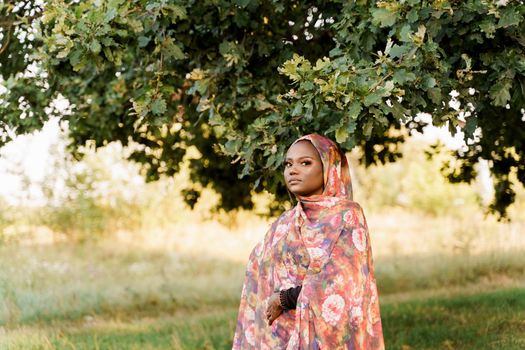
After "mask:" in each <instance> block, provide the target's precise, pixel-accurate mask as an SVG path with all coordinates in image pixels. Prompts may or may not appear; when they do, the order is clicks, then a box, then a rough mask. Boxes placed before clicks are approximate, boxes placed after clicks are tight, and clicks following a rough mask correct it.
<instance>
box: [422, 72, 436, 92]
mask: <svg viewBox="0 0 525 350" xmlns="http://www.w3.org/2000/svg"><path fill="white" fill-rule="evenodd" d="M436 84H437V83H436V79H434V77H432V76H430V75H425V76H424V77H423V79H422V80H421V87H422V88H423V89H424V90H428V89H430V88H433V87H434V86H436Z"/></svg>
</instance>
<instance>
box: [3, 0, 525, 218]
mask: <svg viewBox="0 0 525 350" xmlns="http://www.w3.org/2000/svg"><path fill="white" fill-rule="evenodd" d="M39 3H40V2H38V1H33V0H27V1H16V2H12V1H7V2H4V3H3V4H2V5H0V13H1V14H2V18H3V19H2V20H1V25H2V48H1V49H0V50H1V51H0V52H1V53H0V73H1V74H2V77H3V79H4V81H3V82H2V84H3V85H5V86H6V89H7V90H6V91H4V92H3V93H1V94H0V100H1V102H2V104H1V107H0V108H1V115H2V120H1V124H0V128H2V129H3V130H4V131H5V133H4V134H9V133H7V131H9V132H10V133H11V134H13V131H14V133H18V134H20V133H26V132H29V131H31V130H35V129H38V128H40V127H41V126H42V123H43V122H44V121H45V120H46V119H47V118H48V115H53V114H56V115H59V116H60V117H61V118H62V119H63V120H64V121H67V123H68V127H69V131H70V135H71V151H72V152H77V151H78V147H79V146H81V145H84V144H86V143H92V144H94V145H95V146H96V147H100V146H103V145H105V144H107V143H108V142H111V141H120V142H122V143H123V144H124V145H127V144H129V143H130V142H134V143H136V144H138V145H140V147H139V148H138V149H137V151H136V152H135V153H134V154H133V155H132V159H134V160H136V161H138V162H141V163H143V164H144V166H145V169H146V176H147V178H148V179H149V180H155V179H157V178H158V177H159V176H161V175H168V176H169V175H172V174H174V173H175V172H177V171H178V169H179V164H180V163H181V160H182V158H183V157H184V155H185V154H186V150H187V149H188V148H189V147H191V146H195V147H196V148H197V149H198V150H199V151H200V153H201V155H202V157H201V158H200V159H195V160H193V161H192V163H191V164H192V168H191V169H192V178H193V179H194V181H196V182H199V183H201V184H203V185H207V184H211V185H212V186H213V188H215V189H216V190H217V191H218V192H219V193H220V194H221V195H222V206H223V207H224V208H226V209H232V208H236V207H239V206H242V207H250V206H251V204H252V203H251V199H250V191H252V190H255V191H261V190H262V189H263V188H270V189H272V190H273V191H274V192H276V193H277V194H278V198H280V199H283V198H285V195H286V192H285V190H284V187H283V185H282V178H281V176H280V172H279V171H275V170H277V169H278V168H279V167H280V165H281V163H282V160H283V156H284V152H285V150H286V148H287V146H288V145H289V143H290V142H291V141H292V140H293V139H295V138H296V137H297V136H299V135H301V134H303V133H307V132H319V133H322V134H326V135H327V136H329V137H332V138H334V139H336V140H337V141H338V142H339V143H340V144H341V145H342V147H343V148H344V149H346V150H350V149H352V148H353V147H362V148H363V150H364V152H363V154H364V157H363V161H364V162H365V164H372V163H377V162H386V161H395V159H396V158H397V157H399V156H400V153H399V151H398V147H397V146H398V145H400V144H401V143H402V142H403V140H404V136H403V135H405V134H406V132H403V131H406V130H412V129H415V130H421V129H422V128H423V127H424V123H422V122H421V121H418V120H419V119H418V118H415V117H416V116H417V114H418V113H430V114H431V115H432V120H433V123H434V124H435V125H438V126H439V125H446V124H448V126H449V128H450V130H451V131H452V132H453V133H455V132H456V131H457V128H459V129H460V130H461V131H462V132H464V134H465V138H466V139H467V140H468V145H469V147H468V149H466V150H460V151H458V152H457V154H456V159H457V162H455V164H454V165H453V166H449V167H447V169H446V170H445V173H446V175H447V176H448V177H449V179H450V180H452V181H467V182H469V181H471V180H472V179H473V177H474V176H475V172H474V167H473V165H474V164H475V163H476V162H477V161H478V159H480V158H484V159H489V160H490V161H491V162H492V173H493V175H494V177H495V179H496V197H495V200H494V203H493V205H492V209H493V210H494V211H497V212H499V213H500V214H501V215H504V214H505V209H506V208H507V207H508V206H509V205H510V204H511V203H512V202H513V198H514V191H513V189H512V186H513V184H512V176H515V177H516V178H517V179H518V180H519V182H521V183H522V184H524V183H525V162H524V159H525V158H524V151H525V144H524V142H525V128H523V127H522V123H523V118H524V117H523V110H522V108H523V107H524V106H525V103H524V101H525V100H524V98H525V55H524V45H525V34H524V33H525V30H524V26H525V25H524V23H525V21H524V19H523V15H524V13H525V6H524V5H523V2H522V1H511V0H499V1H489V0H467V1H454V0H450V1H447V0H439V1H438V0H436V1H416V0H405V1H388V0H385V1H365V0H357V1H336V0H331V1H330V0H325V1H315V2H304V1H277V0H235V1H226V0H213V1H212V0H201V1H195V0H178V1H176V0H133V1H124V0H86V1H81V2H77V1H66V0H49V1H47V3H46V5H45V7H43V6H42V5H40V4H39ZM15 4H16V5H15ZM24 33H25V34H24ZM28 69H29V70H30V71H31V70H32V71H33V72H37V73H33V74H31V73H30V74H27V73H23V72H27V71H28ZM451 92H453V95H452V97H451V96H450V95H449V94H450V93H451ZM59 95H62V96H63V97H65V98H67V99H68V100H69V101H70V102H71V103H72V106H73V107H72V110H71V113H66V114H65V115H64V114H63V113H61V112H60V111H58V110H56V108H55V109H53V108H52V107H53V106H52V101H53V99H54V98H56V97H57V96H59ZM46 112H47V113H46ZM8 139H9V138H8V137H5V136H4V139H3V142H6V141H7V140H8ZM232 159H233V161H232ZM237 174H239V176H240V178H238V176H237ZM252 187H253V188H252ZM185 193H186V194H187V198H186V199H187V201H188V202H192V201H195V200H196V198H198V193H196V192H195V191H194V190H192V189H188V190H187V191H186V192H185Z"/></svg>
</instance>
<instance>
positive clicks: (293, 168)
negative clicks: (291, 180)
mask: <svg viewBox="0 0 525 350" xmlns="http://www.w3.org/2000/svg"><path fill="white" fill-rule="evenodd" d="M297 173H298V171H297V167H296V166H295V165H292V166H290V170H288V174H290V175H294V174H297Z"/></svg>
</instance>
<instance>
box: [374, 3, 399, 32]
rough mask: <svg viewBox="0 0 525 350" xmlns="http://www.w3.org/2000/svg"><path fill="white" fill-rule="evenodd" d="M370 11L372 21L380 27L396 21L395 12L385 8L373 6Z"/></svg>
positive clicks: (390, 24)
mask: <svg viewBox="0 0 525 350" xmlns="http://www.w3.org/2000/svg"><path fill="white" fill-rule="evenodd" d="M371 12H372V23H373V24H375V25H377V24H379V25H380V27H381V28H384V27H391V26H393V25H394V24H395V23H396V19H397V12H391V11H389V10H388V9H386V8H374V9H372V10H371Z"/></svg>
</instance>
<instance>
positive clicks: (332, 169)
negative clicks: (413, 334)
mask: <svg viewBox="0 0 525 350" xmlns="http://www.w3.org/2000/svg"><path fill="white" fill-rule="evenodd" d="M301 140H308V141H310V142H311V143H312V144H313V146H314V147H315V148H316V149H317V151H318V152H319V155H320V157H321V161H322V163H323V177H324V190H323V193H322V194H320V195H314V196H310V197H301V196H297V200H298V203H297V205H296V206H295V207H294V208H292V209H290V210H288V211H286V212H284V213H283V214H282V215H281V216H280V217H279V218H278V219H277V220H276V221H275V222H274V223H273V224H272V226H271V228H270V230H269V231H268V232H267V234H266V235H265V237H264V239H263V241H261V242H260V243H259V244H258V245H257V246H256V247H255V248H254V250H253V251H252V253H251V255H250V258H249V261H248V266H247V270H246V276H245V280H244V285H243V289H242V294H241V302H240V307H239V315H238V320H237V327H236V331H235V336H234V340H233V349H235V350H240V349H243V350H244V349H260V350H265V349H268V350H269V349H272V350H273V349H287V350H299V349H300V350H303V349H323V350H324V349H327V350H337V349H355V350H360V349H361V350H364V349H366V350H383V349H384V343H383V332H382V325H381V318H380V314H379V300H378V294H377V287H376V281H375V277H374V268H373V260H372V250H371V246H370V240H369V236H368V228H367V225H366V219H365V217H364V214H363V211H362V209H361V207H360V206H359V205H358V204H357V203H356V202H353V201H352V185H351V180H350V173H349V170H348V163H347V160H346V157H345V156H344V154H343V153H342V152H341V151H340V150H339V148H338V147H337V145H336V144H335V143H334V142H333V141H331V140H330V139H328V138H326V137H323V136H320V135H317V134H310V135H306V136H303V137H301V138H299V139H298V140H296V141H295V142H299V141H301ZM299 285H302V290H301V293H300V294H299V297H298V300H297V308H296V309H295V310H288V311H285V312H283V314H281V315H280V316H279V317H278V318H277V319H276V320H275V321H274V322H273V323H272V325H271V326H268V324H267V322H266V317H265V310H266V307H267V304H268V300H269V299H270V297H271V295H272V294H273V293H274V292H278V291H280V290H283V289H288V288H292V287H295V286H299Z"/></svg>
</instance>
